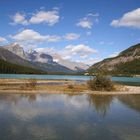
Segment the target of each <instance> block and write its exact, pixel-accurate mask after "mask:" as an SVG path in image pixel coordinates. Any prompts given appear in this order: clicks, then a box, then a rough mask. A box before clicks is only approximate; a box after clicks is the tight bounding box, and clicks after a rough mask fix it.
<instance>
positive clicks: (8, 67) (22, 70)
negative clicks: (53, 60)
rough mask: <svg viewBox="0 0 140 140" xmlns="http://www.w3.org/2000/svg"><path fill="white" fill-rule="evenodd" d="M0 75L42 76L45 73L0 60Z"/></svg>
mask: <svg viewBox="0 0 140 140" xmlns="http://www.w3.org/2000/svg"><path fill="white" fill-rule="evenodd" d="M0 73H5V74H8V73H10V74H11V73H12V74H16V73H18V74H44V73H45V72H43V71H41V70H37V69H34V68H31V67H25V66H21V65H17V64H13V63H10V62H7V61H4V60H2V59H0Z"/></svg>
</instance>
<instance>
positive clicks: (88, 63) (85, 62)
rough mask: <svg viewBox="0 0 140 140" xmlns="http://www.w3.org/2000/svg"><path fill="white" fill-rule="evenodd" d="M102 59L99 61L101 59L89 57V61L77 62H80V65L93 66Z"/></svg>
mask: <svg viewBox="0 0 140 140" xmlns="http://www.w3.org/2000/svg"><path fill="white" fill-rule="evenodd" d="M101 60H102V59H99V58H92V57H89V58H87V59H83V60H81V59H80V60H76V62H79V63H84V64H86V65H89V66H90V65H93V64H95V63H97V62H99V61H101Z"/></svg>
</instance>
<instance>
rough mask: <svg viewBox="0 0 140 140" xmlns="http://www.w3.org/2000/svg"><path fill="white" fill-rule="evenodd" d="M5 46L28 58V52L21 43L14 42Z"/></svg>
mask: <svg viewBox="0 0 140 140" xmlns="http://www.w3.org/2000/svg"><path fill="white" fill-rule="evenodd" d="M3 48H4V49H7V50H9V51H10V52H12V53H14V54H16V55H18V56H20V57H22V58H26V54H25V52H24V50H23V48H22V47H20V45H19V44H18V43H12V44H9V45H6V46H3Z"/></svg>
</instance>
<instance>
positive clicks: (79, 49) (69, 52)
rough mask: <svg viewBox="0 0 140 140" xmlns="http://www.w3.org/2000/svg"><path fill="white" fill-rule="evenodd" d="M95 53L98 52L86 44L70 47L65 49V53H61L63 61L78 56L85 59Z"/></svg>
mask: <svg viewBox="0 0 140 140" xmlns="http://www.w3.org/2000/svg"><path fill="white" fill-rule="evenodd" d="M94 53H97V50H94V49H92V48H90V47H89V46H87V45H84V44H78V45H68V46H66V47H65V48H64V50H63V51H61V52H60V54H61V55H62V57H63V59H70V58H72V57H73V56H77V57H80V58H82V59H83V58H87V57H88V56H89V55H91V54H94Z"/></svg>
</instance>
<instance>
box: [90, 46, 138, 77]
mask: <svg viewBox="0 0 140 140" xmlns="http://www.w3.org/2000/svg"><path fill="white" fill-rule="evenodd" d="M100 70H104V71H106V72H108V73H109V74H128V75H129V74H130V75H131V74H132V75H136V74H140V44H137V45H134V46H132V47H130V48H128V49H126V50H124V51H122V52H121V53H120V54H119V55H118V56H116V57H113V58H107V59H104V60H103V61H101V62H98V63H96V64H94V65H92V66H91V67H90V68H89V69H88V71H90V72H98V71H100Z"/></svg>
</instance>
